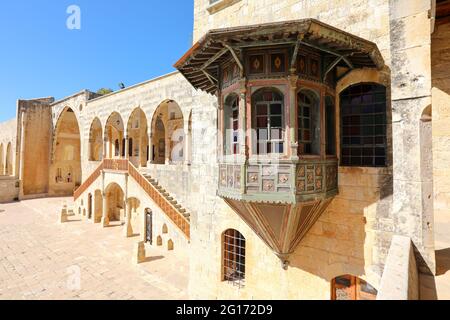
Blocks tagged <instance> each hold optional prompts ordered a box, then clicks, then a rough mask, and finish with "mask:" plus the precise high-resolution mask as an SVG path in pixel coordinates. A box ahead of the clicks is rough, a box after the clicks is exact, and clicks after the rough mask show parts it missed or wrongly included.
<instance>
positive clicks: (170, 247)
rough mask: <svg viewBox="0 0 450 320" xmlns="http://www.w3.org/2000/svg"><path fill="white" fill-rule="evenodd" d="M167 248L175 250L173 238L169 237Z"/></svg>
mask: <svg viewBox="0 0 450 320" xmlns="http://www.w3.org/2000/svg"><path fill="white" fill-rule="evenodd" d="M167 250H168V251H173V250H174V245H173V240H172V239H169V240H168V241H167Z"/></svg>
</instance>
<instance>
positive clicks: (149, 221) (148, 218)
mask: <svg viewBox="0 0 450 320" xmlns="http://www.w3.org/2000/svg"><path fill="white" fill-rule="evenodd" d="M145 241H146V242H147V243H149V244H150V245H153V212H152V210H151V209H149V208H146V209H145Z"/></svg>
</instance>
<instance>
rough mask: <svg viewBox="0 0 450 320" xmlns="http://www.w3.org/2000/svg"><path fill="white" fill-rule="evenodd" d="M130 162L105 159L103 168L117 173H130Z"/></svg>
mask: <svg viewBox="0 0 450 320" xmlns="http://www.w3.org/2000/svg"><path fill="white" fill-rule="evenodd" d="M129 163H130V162H129V161H128V160H127V159H105V160H103V164H104V166H103V168H104V169H107V170H115V171H128V168H129Z"/></svg>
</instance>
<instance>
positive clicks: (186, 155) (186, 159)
mask: <svg viewBox="0 0 450 320" xmlns="http://www.w3.org/2000/svg"><path fill="white" fill-rule="evenodd" d="M189 136H190V132H189V120H188V121H185V122H184V137H183V142H184V149H183V156H184V164H185V165H190V164H191V159H190V155H191V141H190V138H189Z"/></svg>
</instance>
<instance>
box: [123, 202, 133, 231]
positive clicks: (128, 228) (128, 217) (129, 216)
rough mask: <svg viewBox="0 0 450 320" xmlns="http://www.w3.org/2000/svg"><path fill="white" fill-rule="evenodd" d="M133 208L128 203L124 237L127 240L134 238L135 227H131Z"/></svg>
mask: <svg viewBox="0 0 450 320" xmlns="http://www.w3.org/2000/svg"><path fill="white" fill-rule="evenodd" d="M131 208H132V206H131V205H130V204H129V203H128V205H127V206H126V208H125V210H126V217H125V227H124V236H125V238H130V237H132V236H133V227H132V225H131V211H132V210H131Z"/></svg>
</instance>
